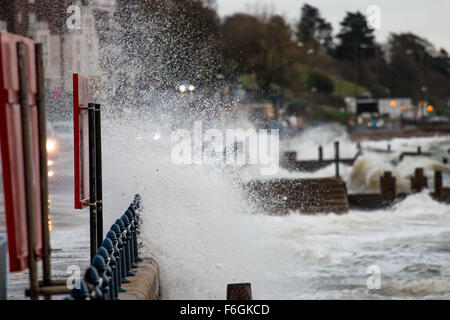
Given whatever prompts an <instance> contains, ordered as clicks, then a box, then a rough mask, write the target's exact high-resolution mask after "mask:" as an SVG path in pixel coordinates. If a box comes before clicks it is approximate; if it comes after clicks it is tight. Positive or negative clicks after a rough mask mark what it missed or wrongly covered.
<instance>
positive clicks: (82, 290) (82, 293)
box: [64, 280, 89, 300]
mask: <svg viewBox="0 0 450 320" xmlns="http://www.w3.org/2000/svg"><path fill="white" fill-rule="evenodd" d="M88 297H89V291H88V288H87V286H86V282H84V280H81V281H80V287H79V288H77V287H75V288H73V289H72V291H71V293H70V297H67V298H65V299H64V300H86V299H87V298H88Z"/></svg>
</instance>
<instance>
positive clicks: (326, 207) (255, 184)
mask: <svg viewBox="0 0 450 320" xmlns="http://www.w3.org/2000/svg"><path fill="white" fill-rule="evenodd" d="M245 191H246V193H247V195H248V196H249V198H250V199H251V200H253V201H254V203H256V204H257V206H258V208H259V209H260V210H262V211H264V212H267V213H269V214H276V215H284V214H288V213H289V211H296V210H298V211H300V212H301V213H304V214H316V213H321V212H334V213H346V212H348V209H349V203H348V200H347V192H346V188H345V183H344V181H343V180H342V179H341V178H339V177H333V178H322V179H273V180H255V181H251V182H250V183H248V184H246V185H245Z"/></svg>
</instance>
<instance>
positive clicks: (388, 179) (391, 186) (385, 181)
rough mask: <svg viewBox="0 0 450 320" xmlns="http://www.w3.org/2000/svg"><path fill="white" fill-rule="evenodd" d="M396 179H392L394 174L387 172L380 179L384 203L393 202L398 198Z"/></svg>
mask: <svg viewBox="0 0 450 320" xmlns="http://www.w3.org/2000/svg"><path fill="white" fill-rule="evenodd" d="M395 180H396V179H395V178H394V177H392V172H390V171H385V172H384V175H383V176H382V177H380V189H381V199H382V200H383V201H388V202H392V201H394V200H395V196H396V186H395Z"/></svg>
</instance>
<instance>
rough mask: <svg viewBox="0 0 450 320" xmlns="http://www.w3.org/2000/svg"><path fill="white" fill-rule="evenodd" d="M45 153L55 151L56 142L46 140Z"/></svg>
mask: <svg viewBox="0 0 450 320" xmlns="http://www.w3.org/2000/svg"><path fill="white" fill-rule="evenodd" d="M46 148H47V152H53V151H55V149H56V142H55V141H54V140H51V139H48V140H47V145H46Z"/></svg>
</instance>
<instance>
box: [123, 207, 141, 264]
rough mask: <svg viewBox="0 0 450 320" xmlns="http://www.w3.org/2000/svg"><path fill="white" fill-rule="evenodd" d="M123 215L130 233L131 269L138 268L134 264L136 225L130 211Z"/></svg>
mask: <svg viewBox="0 0 450 320" xmlns="http://www.w3.org/2000/svg"><path fill="white" fill-rule="evenodd" d="M125 215H126V216H127V218H128V220H129V221H130V231H131V238H130V246H131V250H130V253H131V268H138V265H137V264H136V262H137V261H136V254H135V253H136V250H135V247H136V246H137V243H136V242H135V237H134V234H135V233H136V225H135V221H134V216H133V213H131V210H130V209H128V210H127V211H125Z"/></svg>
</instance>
